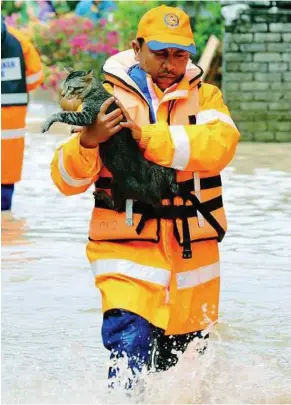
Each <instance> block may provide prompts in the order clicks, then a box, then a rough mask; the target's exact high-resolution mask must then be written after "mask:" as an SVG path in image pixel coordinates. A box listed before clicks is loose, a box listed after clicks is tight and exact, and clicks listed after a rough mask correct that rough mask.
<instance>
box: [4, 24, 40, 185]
mask: <svg viewBox="0 0 291 405" xmlns="http://www.w3.org/2000/svg"><path fill="white" fill-rule="evenodd" d="M1 69H2V76H1V83H2V89H1V184H13V183H15V182H18V181H19V180H20V179H21V172H22V165H23V155H24V136H25V119H26V111H27V104H28V92H29V91H31V90H34V89H36V88H37V87H38V86H39V85H40V84H41V83H42V81H43V72H42V66H41V61H40V57H39V54H38V52H37V51H36V49H35V48H34V46H33V45H32V44H31V43H30V41H28V39H27V38H26V37H25V36H24V35H23V34H22V33H21V32H19V31H17V30H16V29H14V28H12V27H9V28H8V30H7V31H6V34H5V39H4V43H3V44H2V48H1Z"/></svg>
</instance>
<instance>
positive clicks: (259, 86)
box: [222, 2, 291, 142]
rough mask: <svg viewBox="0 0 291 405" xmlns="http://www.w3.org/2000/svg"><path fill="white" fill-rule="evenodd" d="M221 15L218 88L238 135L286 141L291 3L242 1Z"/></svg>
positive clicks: (289, 136)
mask: <svg viewBox="0 0 291 405" xmlns="http://www.w3.org/2000/svg"><path fill="white" fill-rule="evenodd" d="M244 3H245V2H244ZM265 3H273V4H274V3H281V2H265ZM230 11H231V9H228V6H226V7H225V8H224V11H223V12H224V16H225V17H226V16H227V15H229V13H230ZM225 21H226V25H225V35H224V41H223V67H222V72H223V75H222V89H223V93H224V98H225V100H226V102H227V104H228V106H229V108H230V110H231V113H232V116H233V119H234V121H235V122H236V124H237V126H238V127H239V129H240V131H241V135H242V137H241V139H242V140H245V141H265V142H273V141H275V142H286V141H291V9H290V10H289V9H287V8H280V7H272V6H270V5H269V6H266V5H265V7H254V6H251V7H250V6H249V7H245V6H244V7H243V9H242V10H240V12H238V14H237V16H236V18H234V19H232V20H231V21H230V20H229V18H228V19H227V18H226V19H225Z"/></svg>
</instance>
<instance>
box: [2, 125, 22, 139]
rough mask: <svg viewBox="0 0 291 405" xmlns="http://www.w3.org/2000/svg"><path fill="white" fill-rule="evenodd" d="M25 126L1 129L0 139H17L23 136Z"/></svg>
mask: <svg viewBox="0 0 291 405" xmlns="http://www.w3.org/2000/svg"><path fill="white" fill-rule="evenodd" d="M24 136H25V128H20V129H2V131H1V139H17V138H24Z"/></svg>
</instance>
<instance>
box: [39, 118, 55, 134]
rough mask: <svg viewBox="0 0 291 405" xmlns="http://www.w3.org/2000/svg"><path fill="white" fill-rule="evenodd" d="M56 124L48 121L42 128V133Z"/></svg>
mask: <svg viewBox="0 0 291 405" xmlns="http://www.w3.org/2000/svg"><path fill="white" fill-rule="evenodd" d="M53 123H54V121H46V122H45V123H44V124H43V125H42V126H41V132H42V133H44V132H47V131H48V130H49V129H50V127H51V126H52V124H53Z"/></svg>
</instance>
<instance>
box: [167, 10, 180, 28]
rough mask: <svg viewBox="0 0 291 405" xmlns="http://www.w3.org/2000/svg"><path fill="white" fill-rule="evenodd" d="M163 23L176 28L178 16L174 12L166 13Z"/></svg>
mask: <svg viewBox="0 0 291 405" xmlns="http://www.w3.org/2000/svg"><path fill="white" fill-rule="evenodd" d="M164 21H165V24H166V25H168V26H169V27H171V28H176V27H177V26H178V25H179V18H178V16H177V15H176V14H174V13H168V14H166V15H165V17H164Z"/></svg>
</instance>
